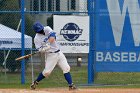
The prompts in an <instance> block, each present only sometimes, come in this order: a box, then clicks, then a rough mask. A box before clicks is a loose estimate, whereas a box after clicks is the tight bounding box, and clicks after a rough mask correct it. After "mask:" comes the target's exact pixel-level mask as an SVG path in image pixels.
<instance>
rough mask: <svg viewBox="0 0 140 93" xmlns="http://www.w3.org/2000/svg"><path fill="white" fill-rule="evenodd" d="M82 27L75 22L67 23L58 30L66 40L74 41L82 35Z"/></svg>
mask: <svg viewBox="0 0 140 93" xmlns="http://www.w3.org/2000/svg"><path fill="white" fill-rule="evenodd" d="M82 32H83V29H80V28H79V27H78V25H76V24H75V23H67V24H66V25H65V26H64V27H63V29H61V31H60V35H63V37H64V38H65V39H66V40H68V41H75V40H77V39H78V38H79V36H80V35H82Z"/></svg>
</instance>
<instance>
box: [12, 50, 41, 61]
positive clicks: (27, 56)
mask: <svg viewBox="0 0 140 93" xmlns="http://www.w3.org/2000/svg"><path fill="white" fill-rule="evenodd" d="M38 52H39V51H36V52H34V53H31V54H28V55H25V56H21V57H18V58H16V59H15V60H16V61H19V60H22V59H26V58H29V57H31V56H33V55H34V54H37V53H38Z"/></svg>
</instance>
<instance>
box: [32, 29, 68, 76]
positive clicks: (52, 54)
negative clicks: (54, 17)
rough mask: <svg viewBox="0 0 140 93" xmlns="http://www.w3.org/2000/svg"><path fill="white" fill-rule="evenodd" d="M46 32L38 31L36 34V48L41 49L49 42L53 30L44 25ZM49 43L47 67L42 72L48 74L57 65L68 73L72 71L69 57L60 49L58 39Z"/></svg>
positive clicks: (46, 56) (46, 59) (46, 58)
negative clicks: (39, 32)
mask: <svg viewBox="0 0 140 93" xmlns="http://www.w3.org/2000/svg"><path fill="white" fill-rule="evenodd" d="M44 32H45V35H43V34H38V33H36V35H35V38H34V43H35V47H36V49H39V48H40V47H42V45H43V44H45V43H49V42H48V41H47V40H48V37H49V35H50V33H52V32H53V30H52V29H51V28H50V27H49V26H46V27H44ZM49 45H50V49H49V50H48V51H46V53H45V69H44V70H43V72H42V73H43V75H44V76H48V75H49V74H50V73H51V72H52V70H53V69H54V67H55V66H56V65H58V66H59V67H60V68H61V69H62V70H63V73H68V72H69V71H70V66H69V65H68V63H67V59H66V57H65V56H64V54H63V53H62V52H61V51H58V50H60V49H59V45H58V43H57V41H54V42H53V43H49ZM56 51H57V52H56Z"/></svg>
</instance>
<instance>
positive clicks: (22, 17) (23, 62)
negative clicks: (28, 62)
mask: <svg viewBox="0 0 140 93" xmlns="http://www.w3.org/2000/svg"><path fill="white" fill-rule="evenodd" d="M24 1H25V0H21V19H22V21H21V32H22V33H21V42H22V43H21V49H22V51H21V55H22V56H23V55H24V54H25V42H24V30H25V27H24V26H25V14H24ZM21 84H25V60H24V59H23V60H22V62H21Z"/></svg>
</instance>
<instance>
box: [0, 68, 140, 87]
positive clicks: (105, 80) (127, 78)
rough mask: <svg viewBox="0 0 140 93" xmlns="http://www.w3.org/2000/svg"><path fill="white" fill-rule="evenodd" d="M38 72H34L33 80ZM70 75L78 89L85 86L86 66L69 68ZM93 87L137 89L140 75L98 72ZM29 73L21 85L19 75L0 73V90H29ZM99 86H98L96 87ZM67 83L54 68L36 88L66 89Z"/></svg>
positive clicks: (61, 74)
mask: <svg viewBox="0 0 140 93" xmlns="http://www.w3.org/2000/svg"><path fill="white" fill-rule="evenodd" d="M38 74H39V72H36V73H35V74H34V75H35V78H36V77H37V76H38ZM71 75H72V78H73V81H74V83H75V84H76V85H78V86H79V85H80V86H79V87H83V86H81V85H83V84H87V78H88V77H87V66H82V67H76V66H72V67H71ZM94 80H95V81H94V84H95V86H94V85H93V86H88V87H98V88H103V87H104V88H108V87H109V88H111V87H112V88H139V87H140V73H138V72H137V73H132V72H131V73H128V72H127V73H126V72H125V73H117V72H100V73H96V74H95V78H94ZM31 82H32V80H31V73H26V83H25V84H21V74H20V73H7V75H6V76H5V75H4V73H0V88H29V86H30V84H31ZM96 84H97V85H96ZM98 84H99V86H98ZM100 84H101V85H100ZM67 86H68V85H67V82H66V81H65V79H64V76H63V73H62V71H61V70H60V69H59V68H57V67H56V68H55V69H54V71H53V72H52V74H51V75H50V76H49V77H48V78H45V79H44V80H42V81H41V82H40V83H39V86H38V88H55V87H67Z"/></svg>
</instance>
